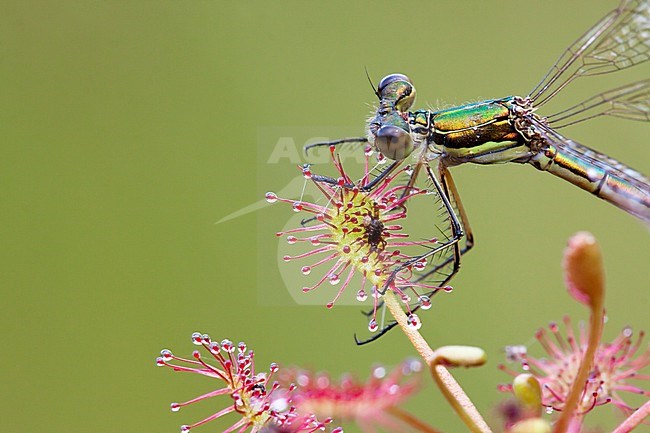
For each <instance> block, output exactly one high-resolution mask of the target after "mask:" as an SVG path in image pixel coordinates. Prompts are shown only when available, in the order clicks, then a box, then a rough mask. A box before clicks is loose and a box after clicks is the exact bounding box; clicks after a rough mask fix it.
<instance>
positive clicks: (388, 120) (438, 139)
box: [307, 0, 650, 339]
mask: <svg viewBox="0 0 650 433" xmlns="http://www.w3.org/2000/svg"><path fill="white" fill-rule="evenodd" d="M649 59H650V1H649V0H623V1H622V2H621V4H620V5H619V7H618V8H616V9H614V10H613V11H611V12H609V13H608V14H607V15H605V16H604V17H603V18H602V19H601V20H600V21H599V22H598V23H596V24H595V25H594V26H593V27H592V28H590V29H589V30H588V31H587V32H586V33H585V34H584V35H582V36H581V37H580V38H578V40H576V41H575V42H574V43H573V44H572V45H571V46H570V47H569V48H567V49H566V51H565V52H564V53H563V54H562V55H561V56H560V58H559V59H558V60H557V62H556V63H555V64H554V65H553V67H552V68H551V69H550V71H549V72H548V73H547V74H546V76H545V77H544V78H543V79H542V81H541V82H540V83H539V84H538V85H537V86H536V87H535V88H534V89H533V90H532V91H531V92H530V93H529V94H528V96H525V97H520V96H508V97H505V98H500V99H491V100H487V101H483V102H478V103H474V104H469V105H464V106H460V107H455V108H450V109H445V110H440V111H431V110H417V111H408V110H409V109H410V108H411V106H412V105H413V103H414V101H415V88H414V87H413V84H412V82H411V80H410V79H409V78H407V77H406V76H405V75H402V74H391V75H388V76H387V77H385V78H384V79H382V80H381V82H380V83H379V85H378V86H377V88H376V89H375V94H376V95H377V97H378V98H379V106H378V108H377V111H376V113H375V115H374V117H373V118H372V119H371V120H370V121H369V124H368V136H367V138H350V139H343V140H338V141H335V142H329V143H316V144H312V145H310V146H307V148H311V147H315V146H321V145H330V146H332V145H338V144H342V143H350V142H357V143H369V144H370V145H371V146H373V147H374V148H375V150H377V151H378V152H380V153H381V154H382V155H383V156H385V157H386V158H388V159H390V160H392V161H393V162H392V163H391V164H390V165H389V166H388V167H387V168H386V169H384V170H383V171H382V172H381V173H380V174H379V175H378V177H377V179H381V178H383V177H385V176H387V175H388V174H389V173H391V172H392V171H393V170H395V168H397V167H398V166H399V165H400V164H402V163H403V161H406V160H409V163H410V164H411V166H412V170H413V173H412V175H411V176H410V179H409V181H408V182H409V184H411V185H412V184H414V183H415V181H416V179H417V178H418V176H422V175H424V176H426V177H427V178H428V180H429V181H430V182H431V183H433V184H434V185H435V189H436V190H437V191H438V192H439V194H440V197H441V201H442V203H443V205H444V208H445V209H446V213H447V218H448V222H449V227H450V232H451V236H450V237H449V239H447V241H446V242H445V243H444V244H443V245H441V246H440V248H435V249H432V250H431V251H428V252H426V253H425V254H423V255H421V256H418V257H415V258H413V260H412V261H409V262H407V263H405V264H404V265H403V267H404V266H409V265H411V264H412V263H414V262H416V261H421V260H422V259H423V258H432V256H434V255H436V254H439V253H440V252H441V251H447V253H446V254H445V255H444V257H443V258H442V260H438V261H432V266H431V267H430V268H429V269H428V270H427V271H426V273H425V274H423V275H422V276H421V277H420V279H425V278H428V277H429V276H431V275H433V274H435V273H437V272H439V271H440V269H442V268H444V267H447V266H450V267H451V270H450V271H449V272H448V273H446V274H445V276H444V278H443V279H441V280H440V281H439V282H440V284H441V285H442V284H446V282H447V281H449V280H450V279H451V278H452V277H453V276H454V274H455V273H456V272H457V271H458V268H459V264H460V257H461V255H463V254H464V253H466V252H467V251H468V250H470V249H471V248H472V246H473V245H474V237H473V234H472V230H471V228H470V224H469V221H468V218H467V215H466V213H465V210H464V208H463V206H462V203H461V201H460V198H459V195H458V192H457V190H456V187H455V185H454V181H453V179H452V177H451V175H450V173H449V170H448V168H449V167H452V166H455V165H459V164H463V163H468V162H469V163H475V164H497V163H504V162H516V163H520V164H530V165H532V166H533V167H535V168H537V169H538V170H541V171H547V172H549V173H552V174H554V175H556V176H558V177H560V178H562V179H565V180H567V181H569V182H571V183H573V184H574V185H576V186H578V187H580V188H582V189H584V190H586V191H589V192H591V193H592V194H594V195H596V196H597V197H600V198H601V199H603V200H605V201H607V202H609V203H612V204H614V205H615V206H618V207H619V208H621V209H623V210H624V211H626V212H628V213H630V214H632V215H634V216H635V217H637V218H639V219H641V220H642V221H644V222H646V223H649V222H650V180H648V179H647V178H646V177H644V176H643V175H642V174H640V173H639V172H637V171H636V170H633V169H632V168H630V167H628V166H626V165H624V164H622V163H620V162H618V161H616V160H614V159H613V158H611V157H609V156H607V155H604V154H602V153H600V152H597V151H595V150H592V149H590V148H588V147H586V146H583V145H581V144H579V143H577V142H575V141H573V140H570V139H568V138H565V137H564V136H562V135H561V134H560V133H559V132H557V130H558V129H559V128H562V127H564V126H568V125H572V124H575V123H578V122H581V121H584V120H588V119H592V118H594V117H598V116H602V115H608V116H615V117H620V118H625V119H632V120H639V121H649V120H650V79H646V80H642V81H638V82H635V83H632V84H628V85H626V86H623V87H619V88H616V89H613V90H610V91H607V92H603V93H600V94H598V95H596V96H594V97H592V98H590V99H587V100H586V101H584V102H581V103H579V104H576V105H574V106H572V107H570V108H568V109H566V110H563V111H561V112H559V113H555V114H552V115H549V116H540V115H538V114H537V109H538V108H540V107H542V106H543V105H544V104H546V103H547V102H548V101H550V100H551V99H552V98H553V97H555V96H556V95H557V94H558V93H559V92H560V91H561V90H562V89H564V88H565V87H566V86H567V85H568V84H569V83H571V82H572V81H574V80H575V79H576V78H579V77H584V76H592V75H601V74H608V73H612V72H615V71H619V70H622V69H626V68H629V67H631V66H634V65H637V64H640V63H642V62H645V61H647V60H649ZM320 180H321V181H323V182H331V181H332V180H331V179H328V178H326V177H321V179H320ZM374 184H376V182H370V183H369V184H368V185H366V188H372V187H373V185H374ZM398 271H399V270H397V271H396V272H398ZM390 327H391V326H388V327H386V328H384V331H383V332H385V331H386V330H387V329H389V328H390ZM383 332H382V333H383ZM382 333H380V335H381V334H382ZM375 338H376V337H375ZM373 339H374V338H373Z"/></svg>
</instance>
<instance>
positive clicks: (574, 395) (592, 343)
mask: <svg viewBox="0 0 650 433" xmlns="http://www.w3.org/2000/svg"><path fill="white" fill-rule="evenodd" d="M597 299H598V300H597V301H596V304H595V305H593V307H592V312H591V315H590V316H589V341H588V344H587V350H586V351H585V355H584V356H583V357H582V363H581V364H580V368H579V369H578V374H577V375H576V378H575V380H574V381H573V385H572V388H571V392H570V393H569V396H568V397H567V399H566V403H565V405H564V409H563V410H562V415H561V416H560V418H559V419H558V420H557V422H556V423H555V426H554V428H553V433H565V432H566V431H567V429H568V428H569V426H570V425H571V420H572V419H573V418H574V417H575V416H576V415H575V414H576V412H577V408H578V403H579V400H580V396H581V395H582V393H583V390H584V388H585V383H586V382H587V378H588V377H589V372H591V369H592V368H593V365H594V356H595V354H596V350H598V345H599V344H600V338H601V335H602V332H603V321H604V316H605V310H604V308H603V296H599V297H597Z"/></svg>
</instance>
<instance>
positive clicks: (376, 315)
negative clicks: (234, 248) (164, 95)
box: [156, 0, 650, 433]
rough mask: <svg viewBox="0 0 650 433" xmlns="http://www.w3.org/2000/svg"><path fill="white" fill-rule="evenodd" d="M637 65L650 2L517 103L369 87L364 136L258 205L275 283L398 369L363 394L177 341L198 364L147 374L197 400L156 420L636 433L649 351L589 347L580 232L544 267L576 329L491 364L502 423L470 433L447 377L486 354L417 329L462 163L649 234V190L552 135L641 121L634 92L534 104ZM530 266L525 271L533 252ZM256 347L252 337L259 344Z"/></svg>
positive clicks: (591, 260) (571, 50)
mask: <svg viewBox="0 0 650 433" xmlns="http://www.w3.org/2000/svg"><path fill="white" fill-rule="evenodd" d="M648 60H650V3H649V2H648V0H622V1H621V2H620V4H619V6H618V7H617V8H616V9H614V10H612V11H610V12H609V13H608V14H606V15H605V16H604V17H603V18H602V19H601V20H600V21H598V22H597V23H596V24H595V25H593V26H592V27H591V28H590V29H588V30H587V31H586V32H585V33H584V34H583V35H582V36H580V37H579V38H578V39H577V40H576V41H575V42H573V44H572V45H570V46H569V47H568V48H567V49H566V50H565V51H564V52H563V53H562V55H561V56H560V57H559V58H558V60H557V62H556V63H555V64H554V65H553V66H552V67H551V69H550V71H549V72H548V74H547V75H546V76H544V78H542V81H541V82H539V84H538V85H537V86H536V87H535V88H534V89H533V90H532V91H531V92H530V93H528V94H527V95H526V94H524V95H526V96H507V97H503V98H500V99H490V100H485V101H482V102H477V103H470V104H466V105H463V106H459V107H454V108H447V109H443V110H438V111H433V110H428V109H420V110H415V111H409V110H410V109H411V107H412V106H413V104H414V102H415V94H416V92H415V87H414V86H413V83H412V81H411V80H410V79H409V78H408V77H407V76H406V75H403V74H397V73H393V74H390V75H388V76H386V77H385V78H384V79H382V80H381V81H380V82H379V84H378V85H377V86H376V87H374V86H373V90H374V92H375V95H376V96H377V98H378V100H379V101H378V103H377V106H376V107H375V108H376V110H375V112H374V113H373V115H372V116H371V117H370V119H369V120H368V123H367V131H366V132H367V137H360V138H350V139H343V140H338V141H335V142H328V143H312V144H310V145H308V146H307V147H306V149H305V150H309V149H312V148H314V147H320V148H321V149H322V148H323V147H325V146H329V155H328V156H329V162H330V164H331V167H330V173H329V175H327V174H326V173H321V172H320V170H321V169H322V167H319V168H318V171H319V173H315V172H314V170H313V168H314V167H313V166H310V165H308V164H305V165H300V166H298V167H297V168H298V170H299V173H300V174H301V175H302V177H303V178H304V179H303V183H304V185H303V188H302V193H301V194H300V196H299V197H298V198H296V197H291V196H287V195H288V193H286V192H284V191H283V192H279V193H276V192H268V193H266V196H265V199H266V201H267V202H268V203H275V206H285V208H286V209H287V214H288V215H290V214H291V212H295V213H297V214H299V215H300V216H301V220H300V221H299V222H298V223H297V224H295V225H294V226H291V227H280V226H278V228H277V231H276V232H275V236H276V237H277V238H278V239H280V240H281V241H282V242H283V246H284V247H285V248H286V249H285V251H286V253H285V252H283V254H282V257H281V258H282V261H283V262H284V263H282V264H281V266H285V268H284V270H283V272H285V273H291V272H295V274H297V275H298V274H299V277H300V278H301V279H302V280H301V282H300V283H297V285H296V287H289V289H290V290H293V291H294V292H302V296H304V297H314V296H319V298H318V299H326V300H325V301H323V304H324V306H326V307H327V308H329V309H331V308H334V306H336V305H341V304H350V303H352V304H357V305H360V306H361V308H362V309H364V311H365V314H366V316H367V335H369V337H361V339H358V338H357V336H356V335H355V338H357V344H359V345H362V344H368V343H372V344H383V341H382V340H381V338H380V337H381V336H382V335H384V334H385V333H386V332H388V331H390V330H391V329H394V328H395V329H399V330H400V331H401V332H402V333H403V334H404V336H405V337H406V338H407V339H408V341H409V342H410V344H411V345H412V348H413V353H410V354H408V355H411V356H416V357H417V358H410V357H406V359H405V360H404V361H403V362H402V363H401V364H400V365H398V366H393V367H390V366H383V365H380V364H377V365H373V366H370V367H369V368H370V371H371V373H370V376H369V378H368V379H367V380H361V379H359V378H357V376H356V375H355V374H354V373H349V374H346V375H344V376H343V377H341V378H336V377H331V376H330V375H329V374H327V373H325V372H318V371H312V370H308V369H305V368H301V367H295V366H280V365H278V364H276V363H268V364H267V363H263V364H260V361H259V358H258V355H257V354H256V353H255V352H254V351H253V350H252V349H251V348H249V347H248V346H247V345H246V344H245V343H244V342H238V343H235V342H233V341H231V340H229V339H228V338H223V337H229V336H220V338H219V339H212V338H211V337H210V336H209V335H208V334H204V333H201V332H196V333H194V334H193V335H192V336H191V340H192V343H193V344H194V345H196V346H197V348H196V350H194V351H193V352H191V354H189V355H177V354H176V353H177V352H172V351H171V350H169V349H163V350H162V351H161V353H160V356H159V357H158V358H157V359H156V364H157V365H158V366H160V367H163V368H166V369H168V370H171V371H176V372H184V373H192V374H193V375H199V376H202V377H204V378H205V379H206V380H209V381H211V383H212V384H213V387H212V389H211V390H210V391H208V392H207V393H204V394H202V395H199V396H197V397H194V398H191V399H189V400H186V401H182V402H175V403H172V404H171V410H172V411H174V412H178V411H181V409H182V408H184V407H186V406H193V407H204V408H205V415H204V416H203V417H199V418H198V419H197V420H194V421H190V422H188V423H186V424H183V425H182V426H181V432H188V431H195V430H196V431H210V426H211V425H217V423H212V421H214V420H217V419H220V420H222V421H224V420H228V421H227V423H228V425H229V426H228V427H227V428H226V429H225V430H223V431H224V433H231V432H236V433H243V432H247V431H250V432H254V433H256V432H265V433H275V432H277V433H291V432H296V433H298V432H306V433H313V432H320V431H324V432H332V433H340V432H342V431H343V428H344V427H345V428H346V429H348V428H350V429H351V430H352V431H362V432H364V433H375V432H379V431H384V432H414V431H418V432H430V433H436V432H441V430H440V429H439V428H437V427H436V426H435V425H434V424H435V420H436V419H440V418H441V417H445V416H456V417H458V418H459V419H460V421H461V422H463V423H464V424H465V426H466V428H467V429H468V430H469V431H471V432H474V433H490V432H493V431H495V432H509V433H550V432H553V433H581V432H582V433H587V432H595V431H599V432H600V431H609V432H613V433H625V432H630V431H632V430H634V429H637V431H641V429H644V428H645V429H646V430H647V429H648V427H649V425H650V424H649V421H648V419H647V418H648V415H650V400H649V399H648V397H649V396H650V390H648V386H647V381H648V380H649V379H650V373H649V372H648V365H649V364H650V348H648V344H647V342H646V340H645V339H644V331H643V330H640V331H639V330H633V329H632V328H630V327H626V328H624V329H623V330H622V331H621V332H620V333H619V334H618V335H617V336H616V337H615V338H613V339H612V340H611V341H605V340H604V338H603V329H604V326H605V323H606V315H605V308H606V304H605V293H606V284H605V277H604V265H603V259H602V256H601V250H600V246H599V244H598V242H597V241H596V239H595V237H594V236H593V235H592V234H590V233H588V232H578V233H576V234H574V235H573V236H572V237H571V238H570V239H568V245H567V247H566V249H565V251H564V256H563V259H562V265H561V268H562V271H563V273H564V280H565V286H566V290H567V293H568V298H569V299H570V300H571V302H576V303H578V304H579V305H580V306H583V307H584V308H585V310H586V315H587V319H586V320H584V321H583V320H580V318H577V320H576V318H574V319H571V318H570V317H568V316H567V315H566V312H565V311H561V310H560V311H557V315H558V316H557V317H555V318H553V320H555V321H553V322H551V323H550V324H548V325H545V326H540V328H539V329H538V330H536V331H535V330H530V334H529V335H532V336H526V335H523V334H522V336H521V340H522V341H527V340H528V341H534V342H535V344H536V345H538V346H539V347H541V349H542V351H543V353H542V354H537V353H534V351H532V350H531V351H530V352H529V347H527V346H525V345H519V344H513V345H512V346H508V347H507V348H506V350H505V358H506V359H505V360H504V363H502V364H500V365H499V367H498V368H499V369H500V370H501V372H502V376H503V383H499V384H494V390H495V397H496V398H497V399H498V400H500V401H496V402H495V407H497V408H498V411H499V413H500V415H501V420H500V421H499V422H496V424H498V425H489V424H488V423H487V422H486V420H485V418H484V414H481V413H480V411H479V410H478V409H477V407H476V406H475V405H474V403H473V401H472V396H471V395H469V394H468V393H466V392H465V391H464V389H463V387H462V386H461V384H460V383H459V382H458V381H457V380H456V378H455V377H454V374H453V372H454V369H456V368H459V367H463V368H480V367H483V368H485V367H484V365H485V364H486V362H487V357H486V353H487V352H488V351H493V350H495V348H483V347H474V346H465V345H444V346H438V345H436V344H435V342H432V341H428V340H427V339H425V338H424V336H423V335H422V334H421V333H420V330H421V328H422V327H423V326H435V320H436V319H435V317H426V316H427V315H426V311H427V310H429V309H430V308H431V307H432V305H433V303H434V302H435V301H436V299H434V296H435V297H440V296H453V292H454V290H452V287H451V285H450V284H451V280H452V278H453V277H454V276H455V275H456V274H457V272H458V271H459V269H460V260H461V256H462V255H463V254H464V253H466V252H468V251H469V250H470V249H471V248H472V247H473V234H472V230H471V227H470V225H469V218H468V216H467V213H466V212H465V209H464V206H463V205H462V203H461V201H460V196H459V194H458V192H457V190H456V186H455V184H454V181H453V179H452V177H451V174H450V172H449V170H448V168H451V167H454V166H457V165H461V164H465V163H468V164H470V163H471V164H479V165H492V164H503V163H517V164H525V165H528V166H533V167H534V168H536V169H537V170H540V171H543V172H547V173H550V174H552V175H555V176H556V177H558V178H561V179H563V180H564V181H566V182H568V183H570V184H573V185H574V186H576V187H579V188H581V189H583V190H586V191H588V192H589V193H591V194H592V195H594V196H596V197H598V198H600V199H603V200H604V201H606V202H609V203H610V204H612V205H614V206H616V207H618V208H619V209H621V210H622V211H625V212H627V213H628V214H630V215H633V216H635V217H637V218H638V219H639V220H640V221H641V222H642V223H646V224H648V223H649V222H650V180H648V179H647V178H646V177H645V176H643V175H642V174H641V173H640V172H637V171H636V170H634V169H632V168H630V167H628V166H627V165H625V164H623V163H621V162H619V161H617V160H615V159H614V158H611V157H609V156H607V155H605V154H602V153H600V152H597V151H595V150H592V149H590V148H588V147H586V146H583V145H581V144H579V143H577V142H575V141H573V140H571V139H569V138H566V137H565V136H564V135H562V134H563V132H562V134H561V133H560V132H558V130H561V131H563V129H562V128H563V127H565V126H568V125H571V124H574V123H579V122H582V121H585V120H589V119H592V118H595V117H598V116H612V117H618V118H623V119H629V120H637V121H649V120H650V80H648V79H644V80H640V81H637V82H634V83H628V84H627V85H624V86H622V87H618V88H615V89H610V90H608V91H605V92H602V93H600V94H598V95H596V96H594V97H592V98H590V99H587V100H585V101H584V102H582V103H578V104H576V105H574V106H573V107H571V108H568V109H565V110H564V111H560V112H557V113H555V114H543V111H544V109H545V108H546V106H545V104H546V102H547V101H549V100H551V99H553V98H554V97H555V96H556V95H557V94H559V93H560V92H561V91H562V90H563V89H564V88H565V87H567V86H568V85H569V84H570V83H572V82H573V81H574V80H575V79H578V78H581V77H585V76H594V75H602V74H608V73H613V72H617V71H620V70H623V69H627V68H629V67H632V66H635V65H638V64H640V63H643V62H646V61H648ZM542 106H544V107H543V108H544V109H542V110H540V111H539V112H538V109H539V108H542ZM339 145H343V146H339ZM345 145H350V146H352V147H356V150H357V151H358V154H359V155H361V148H363V156H364V162H363V168H362V170H361V173H353V172H352V171H349V167H348V166H346V164H344V162H343V158H341V156H340V155H341V154H340V151H341V149H342V148H344V147H345ZM292 170H295V168H292ZM325 170H326V169H323V171H325ZM306 191H309V193H308V194H307V193H306ZM312 197H313V199H312ZM414 214H416V215H419V216H421V217H422V218H426V220H427V221H429V222H430V224H429V225H428V226H427V227H423V226H422V224H421V221H422V219H420V220H417V221H419V223H416V222H415V221H416V220H415V219H414V218H413V217H412V216H413V215H414ZM270 236H273V234H272V233H269V237H270ZM529 251H530V257H531V262H532V261H534V259H535V251H534V250H533V249H532V248H531V249H530V250H529ZM483 260H487V258H483ZM545 272H548V270H545ZM294 281H298V280H294ZM551 289H552V288H551ZM646 289H647V288H644V287H641V288H640V290H646ZM312 299H313V298H312ZM558 308H561V307H558ZM241 314H242V315H244V314H246V311H245V310H243V311H242V313H241ZM459 314H462V312H459ZM503 319H504V320H512V319H511V318H509V317H508V318H503ZM484 320H485V321H486V323H485V326H488V327H489V325H490V324H489V323H488V322H489V321H498V320H502V318H500V317H486V318H484ZM540 325H541V324H540ZM327 326H328V329H335V327H336V326H337V325H336V324H335V323H331V324H328V325H327ZM211 331H213V332H214V331H216V332H219V330H211ZM265 331H267V328H264V327H260V329H259V331H258V332H265ZM305 331H306V332H309V329H306V330H305ZM268 332H269V333H271V332H273V331H272V330H271V329H268ZM314 332H317V330H316V329H315V327H314ZM237 337H239V338H246V336H237ZM316 338H317V335H315V336H314V339H316ZM513 343H516V342H513ZM267 356H268V357H272V356H273V354H263V355H262V359H267ZM317 362H318V359H314V363H317ZM367 368H368V367H367V366H366V367H364V369H367ZM427 380H432V381H433V382H434V383H435V385H436V386H437V390H438V391H439V392H440V393H441V394H442V395H443V396H444V398H445V399H446V401H447V403H448V407H442V408H440V407H438V408H435V411H433V410H432V411H431V412H430V413H429V415H427V416H426V417H422V416H420V415H416V414H413V413H411V412H410V411H408V410H406V409H405V408H404V407H403V406H404V403H405V402H406V401H407V400H409V399H416V398H426V396H423V395H422V393H421V392H420V391H421V388H422V385H423V384H424V381H427ZM631 396H633V397H632V398H631ZM214 402H218V403H217V404H215V403H214ZM639 402H640V403H639ZM602 407H612V408H614V409H615V410H616V411H618V412H619V413H620V414H621V421H620V423H619V424H618V425H614V426H597V427H594V426H591V425H590V423H589V417H590V415H591V414H593V413H594V412H596V411H599V410H601V408H602ZM432 409H434V408H432ZM433 413H435V418H433V417H432V416H431V414H433ZM493 424H495V422H493ZM594 428H596V429H597V430H593V429H594Z"/></svg>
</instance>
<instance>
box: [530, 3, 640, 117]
mask: <svg viewBox="0 0 650 433" xmlns="http://www.w3.org/2000/svg"><path fill="white" fill-rule="evenodd" d="M648 59H650V1H649V0H623V1H622V2H621V4H620V5H619V7H618V8H616V9H614V10H613V11H611V12H610V13H608V14H607V15H605V16H604V17H603V18H602V19H601V20H600V21H599V22H598V23H596V25H594V26H593V27H592V28H590V29H589V30H587V32H586V33H585V34H583V35H582V36H581V37H580V38H578V40H576V41H575V42H574V43H573V44H572V45H571V46H570V47H569V48H567V49H566V51H565V52H564V53H562V55H561V56H560V58H559V59H558V60H557V62H555V64H554V65H553V67H552V68H551V69H550V70H549V72H548V73H547V74H546V76H545V77H544V79H542V81H541V82H540V83H539V84H538V85H537V86H536V87H535V88H534V89H533V91H532V92H530V94H529V97H530V99H531V100H532V101H533V102H534V103H535V105H536V106H541V105H543V104H544V103H546V102H547V101H548V100H550V99H551V98H552V97H553V96H555V95H556V94H557V93H558V92H559V91H560V90H562V89H563V88H564V87H565V86H566V85H568V84H569V83H570V82H571V81H573V80H574V79H576V78H578V77H583V76H589V75H599V74H607V73H610V72H615V71H619V70H621V69H626V68H629V67H631V66H634V65H638V64H639V63H643V62H645V61H647V60H648Z"/></svg>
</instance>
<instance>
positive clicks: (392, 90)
mask: <svg viewBox="0 0 650 433" xmlns="http://www.w3.org/2000/svg"><path fill="white" fill-rule="evenodd" d="M377 96H379V98H380V99H381V100H388V101H394V104H395V108H397V110H399V111H407V110H408V109H409V108H411V106H412V105H413V103H414V102H415V87H413V83H411V80H410V79H409V77H407V76H406V75H403V74H390V75H387V76H386V77H384V78H383V79H382V80H381V81H380V82H379V85H378V86H377Z"/></svg>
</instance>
